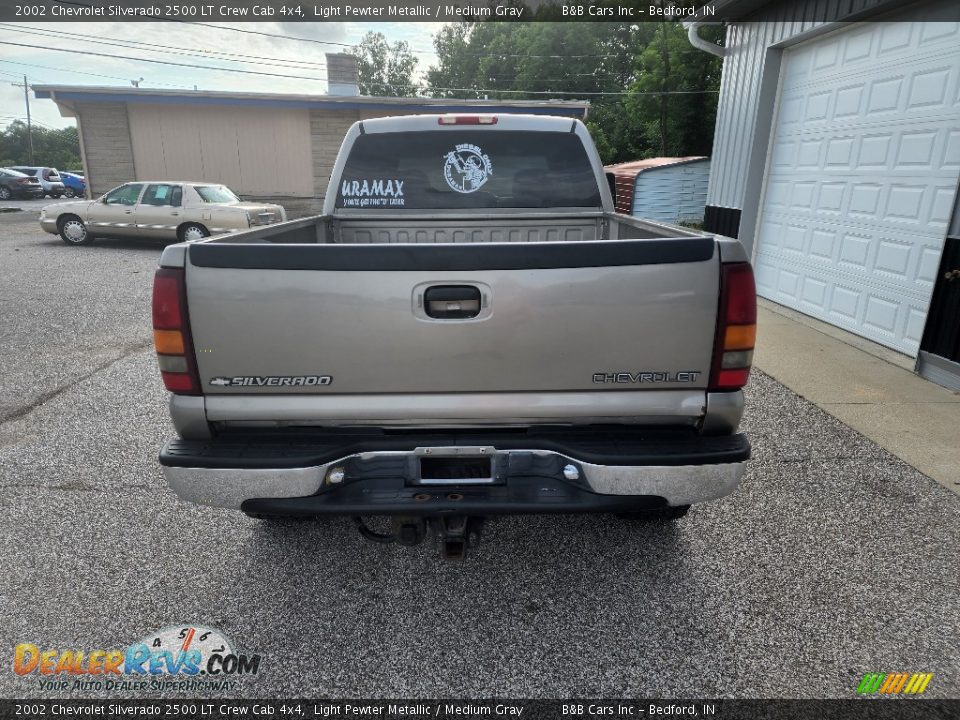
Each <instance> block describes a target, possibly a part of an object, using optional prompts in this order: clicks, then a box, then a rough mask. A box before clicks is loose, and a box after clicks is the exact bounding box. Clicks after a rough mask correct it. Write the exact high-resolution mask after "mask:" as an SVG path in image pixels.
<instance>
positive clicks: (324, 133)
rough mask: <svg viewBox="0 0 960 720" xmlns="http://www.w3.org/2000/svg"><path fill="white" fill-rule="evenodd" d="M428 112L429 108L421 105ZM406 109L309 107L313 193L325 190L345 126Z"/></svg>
mask: <svg viewBox="0 0 960 720" xmlns="http://www.w3.org/2000/svg"><path fill="white" fill-rule="evenodd" d="M423 112H424V113H428V112H430V109H429V108H426V107H425V108H424V109H423ZM414 114H417V113H416V112H414V111H410V110H379V109H374V110H311V111H310V135H311V137H312V138H313V153H312V160H313V188H314V196H315V197H316V198H317V199H318V200H321V201H322V200H323V198H324V196H325V195H326V194H327V185H328V184H329V182H330V173H331V172H332V171H333V163H334V161H335V160H336V159H337V153H338V152H340V145H341V143H342V142H343V136H344V135H346V134H347V130H349V129H350V126H351V125H353V124H354V123H355V122H357V121H358V120H370V119H371V118H378V117H385V116H388V115H414Z"/></svg>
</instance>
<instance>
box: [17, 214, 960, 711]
mask: <svg viewBox="0 0 960 720" xmlns="http://www.w3.org/2000/svg"><path fill="white" fill-rule="evenodd" d="M162 247H163V245H162V243H148V242H137V241H104V242H98V243H96V244H94V245H92V246H89V247H68V246H66V245H64V244H63V243H61V242H60V240H59V239H58V238H56V237H54V236H52V235H47V234H44V233H43V232H41V231H40V230H39V229H38V227H37V226H36V224H35V221H34V220H33V219H32V218H31V217H28V216H27V214H26V213H14V214H10V215H0V366H2V370H3V372H2V373H0V402H2V405H0V564H2V572H0V696H3V697H18V698H22V697H66V696H75V697H82V696H94V697H103V696H107V695H111V696H124V695H131V694H133V695H136V693H130V692H125V691H120V692H113V693H108V692H106V691H95V690H91V691H83V690H75V689H72V687H68V688H66V689H63V690H41V689H40V686H39V684H38V683H39V680H38V676H37V675H36V674H33V675H28V676H25V677H19V676H17V675H15V674H14V673H13V672H12V671H11V667H12V657H11V656H12V653H13V648H14V646H16V645H17V644H19V643H27V642H29V643H34V644H36V645H38V646H39V647H41V648H58V649H61V650H62V649H68V648H74V649H84V650H85V651H90V650H93V649H106V650H108V649H112V648H122V647H125V646H127V645H129V644H130V643H132V642H134V641H135V640H137V639H139V638H141V637H143V636H145V635H147V634H148V633H150V632H151V631H154V630H157V629H159V628H164V627H168V626H172V625H179V624H197V623H199V624H202V625H205V626H209V627H214V628H218V629H219V630H221V631H222V632H223V633H224V634H225V635H226V636H227V637H229V638H230V639H231V640H232V642H233V644H234V646H235V647H238V648H240V649H242V650H243V651H244V652H246V653H248V654H259V655H261V658H262V660H261V667H260V672H259V673H258V674H257V675H256V676H246V677H243V678H239V680H240V684H239V685H238V686H237V687H236V688H235V689H234V690H231V691H228V692H224V693H222V694H223V696H248V697H261V698H262V697H286V696H330V697H362V698H380V697H444V696H456V697H470V696H475V697H492V696H499V697H524V696H532V697H588V696H604V697H659V696H662V697H820V698H823V697H838V698H849V697H854V694H855V690H856V687H857V685H858V683H859V681H860V678H861V677H862V676H863V675H864V674H865V673H868V672H894V671H898V672H931V673H933V674H934V677H933V680H932V681H931V683H930V685H929V686H928V689H927V691H926V694H927V695H928V696H930V697H957V696H960V677H958V673H957V671H958V667H960V609H958V608H960V605H958V602H957V600H958V597H960V575H958V572H957V558H958V556H960V553H958V550H960V498H958V497H957V496H955V495H953V494H951V493H950V492H949V491H947V490H946V489H945V488H943V487H941V486H939V485H937V484H936V483H935V482H933V481H932V480H930V479H929V478H927V477H925V476H924V475H922V474H920V473H918V472H917V471H915V470H913V469H912V468H911V467H910V466H908V465H906V464H905V463H903V462H902V461H900V460H898V459H897V458H895V457H894V456H892V455H890V454H889V453H887V452H886V451H884V450H883V449H882V448H880V447H879V446H877V445H876V444H874V443H872V442H870V441H868V440H866V439H865V438H863V437H862V436H860V435H859V434H857V433H856V432H854V431H852V430H850V429H849V428H847V427H846V426H845V425H843V424H842V423H841V422H839V421H838V420H836V419H834V418H832V417H830V416H829V415H827V414H826V413H824V412H823V411H821V410H819V409H818V408H816V407H815V406H813V405H811V404H810V403H808V402H806V401H804V400H802V399H801V398H799V397H798V396H796V395H794V394H793V393H791V392H790V391H788V390H787V389H786V388H784V387H783V386H782V385H780V384H779V383H777V382H775V381H774V380H772V379H771V378H769V377H767V376H765V375H763V374H762V373H755V375H754V377H753V379H752V381H751V384H750V386H749V389H748V398H749V402H748V410H747V415H746V419H745V423H744V429H745V430H746V431H747V432H748V433H749V434H750V437H751V439H752V442H753V446H754V459H753V460H752V461H751V463H750V466H749V471H748V473H747V476H746V478H745V479H744V482H743V484H742V487H741V488H740V489H739V490H738V492H736V493H735V494H734V495H732V496H731V497H729V498H726V499H724V500H721V501H717V502H714V503H709V504H706V505H703V506H699V507H695V508H694V509H693V510H691V512H690V514H689V515H688V516H687V517H686V518H684V519H682V520H681V521H679V522H678V523H676V524H675V525H669V524H667V525H659V524H642V523H636V522H631V521H625V520H621V519H618V518H616V517H612V516H544V517H525V518H510V519H502V520H497V521H493V522H491V523H490V524H489V526H488V528H487V531H486V535H485V537H484V540H483V542H482V544H481V545H479V546H478V547H476V548H474V549H473V553H472V555H471V556H470V557H469V558H468V559H467V560H466V561H465V562H464V563H463V564H459V565H456V564H445V563H443V562H441V561H440V560H439V558H438V556H437V553H436V550H435V548H432V547H430V546H429V545H426V544H425V545H422V546H420V547H418V548H414V549H408V548H402V547H395V546H385V545H376V544H371V543H369V542H368V541H365V540H363V539H362V538H361V537H360V536H359V535H358V534H357V532H356V531H355V529H354V528H353V525H352V524H351V523H350V522H349V520H345V519H344V520H334V521H325V522H296V523H293V522H291V523H281V524H277V525H271V524H266V523H261V522H258V521H255V520H251V519H248V518H246V517H244V516H242V515H240V514H238V513H235V512H230V511H226V510H216V509H211V508H201V507H196V506H193V505H188V504H184V503H182V502H179V501H178V500H177V499H176V497H175V496H174V495H173V493H172V492H171V491H170V490H168V488H167V487H166V484H165V483H164V481H163V478H162V476H161V473H160V470H159V467H158V465H157V462H156V454H157V451H158V449H159V448H160V446H161V445H162V444H163V442H164V441H165V440H166V439H167V438H168V437H170V436H171V434H172V427H171V425H170V423H169V421H168V419H167V413H166V402H165V401H166V394H165V392H164V390H163V388H162V385H161V383H160V380H159V377H158V373H157V369H156V362H155V359H154V356H153V352H152V348H151V347H150V344H149V342H150V321H149V315H150V313H149V298H150V282H151V274H152V271H153V269H154V267H155V266H156V263H157V260H158V258H159V254H160V250H161V249H162ZM71 679H72V678H71ZM156 694H157V693H151V695H156ZM169 694H171V695H174V694H185V695H190V694H191V693H190V692H183V693H178V692H176V691H170V692H169ZM201 694H203V695H207V696H209V695H210V694H211V693H210V692H204V693H201Z"/></svg>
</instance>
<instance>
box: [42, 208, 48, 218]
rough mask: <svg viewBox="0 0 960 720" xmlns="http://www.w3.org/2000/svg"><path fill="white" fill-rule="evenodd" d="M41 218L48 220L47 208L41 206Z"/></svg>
mask: <svg viewBox="0 0 960 720" xmlns="http://www.w3.org/2000/svg"><path fill="white" fill-rule="evenodd" d="M40 219H41V220H46V219H47V209H46V208H40Z"/></svg>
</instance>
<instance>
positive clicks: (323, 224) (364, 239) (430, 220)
mask: <svg viewBox="0 0 960 720" xmlns="http://www.w3.org/2000/svg"><path fill="white" fill-rule="evenodd" d="M683 237H687V238H689V237H702V235H701V234H699V233H696V232H693V231H689V230H685V229H683V228H677V227H674V226H671V225H666V224H661V223H655V222H651V221H646V220H641V219H639V218H634V217H630V216H628V215H620V214H617V213H603V212H598V213H583V212H577V213H557V212H549V213H547V212H544V213H522V214H518V213H517V212H512V213H509V214H505V213H490V212H481V213H477V212H474V213H462V214H456V215H448V216H445V217H443V218H437V216H436V215H435V214H434V215H411V214H410V213H405V214H403V215H397V216H394V217H389V216H383V214H380V215H378V218H377V219H376V220H373V219H371V218H369V217H356V218H351V217H349V215H348V214H347V213H342V214H341V215H340V216H329V215H319V216H315V217H309V218H303V219H300V220H290V221H288V222H284V223H278V224H276V225H272V226H269V227H266V228H258V229H254V230H248V231H244V232H240V233H235V234H232V235H223V236H220V237H214V238H210V239H208V240H205V241H203V242H204V243H219V244H231V245H235V244H244V243H265V242H269V243H282V244H331V243H332V244H420V243H432V244H442V243H530V242H533V243H535V242H588V241H592V240H625V239H637V240H639V239H656V238H683Z"/></svg>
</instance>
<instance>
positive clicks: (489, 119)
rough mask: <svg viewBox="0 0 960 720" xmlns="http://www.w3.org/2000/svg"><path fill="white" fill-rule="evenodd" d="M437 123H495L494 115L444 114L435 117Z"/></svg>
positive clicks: (495, 117)
mask: <svg viewBox="0 0 960 720" xmlns="http://www.w3.org/2000/svg"><path fill="white" fill-rule="evenodd" d="M437 124H438V125H496V124H497V116H496V115H444V116H442V117H439V118H437Z"/></svg>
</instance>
